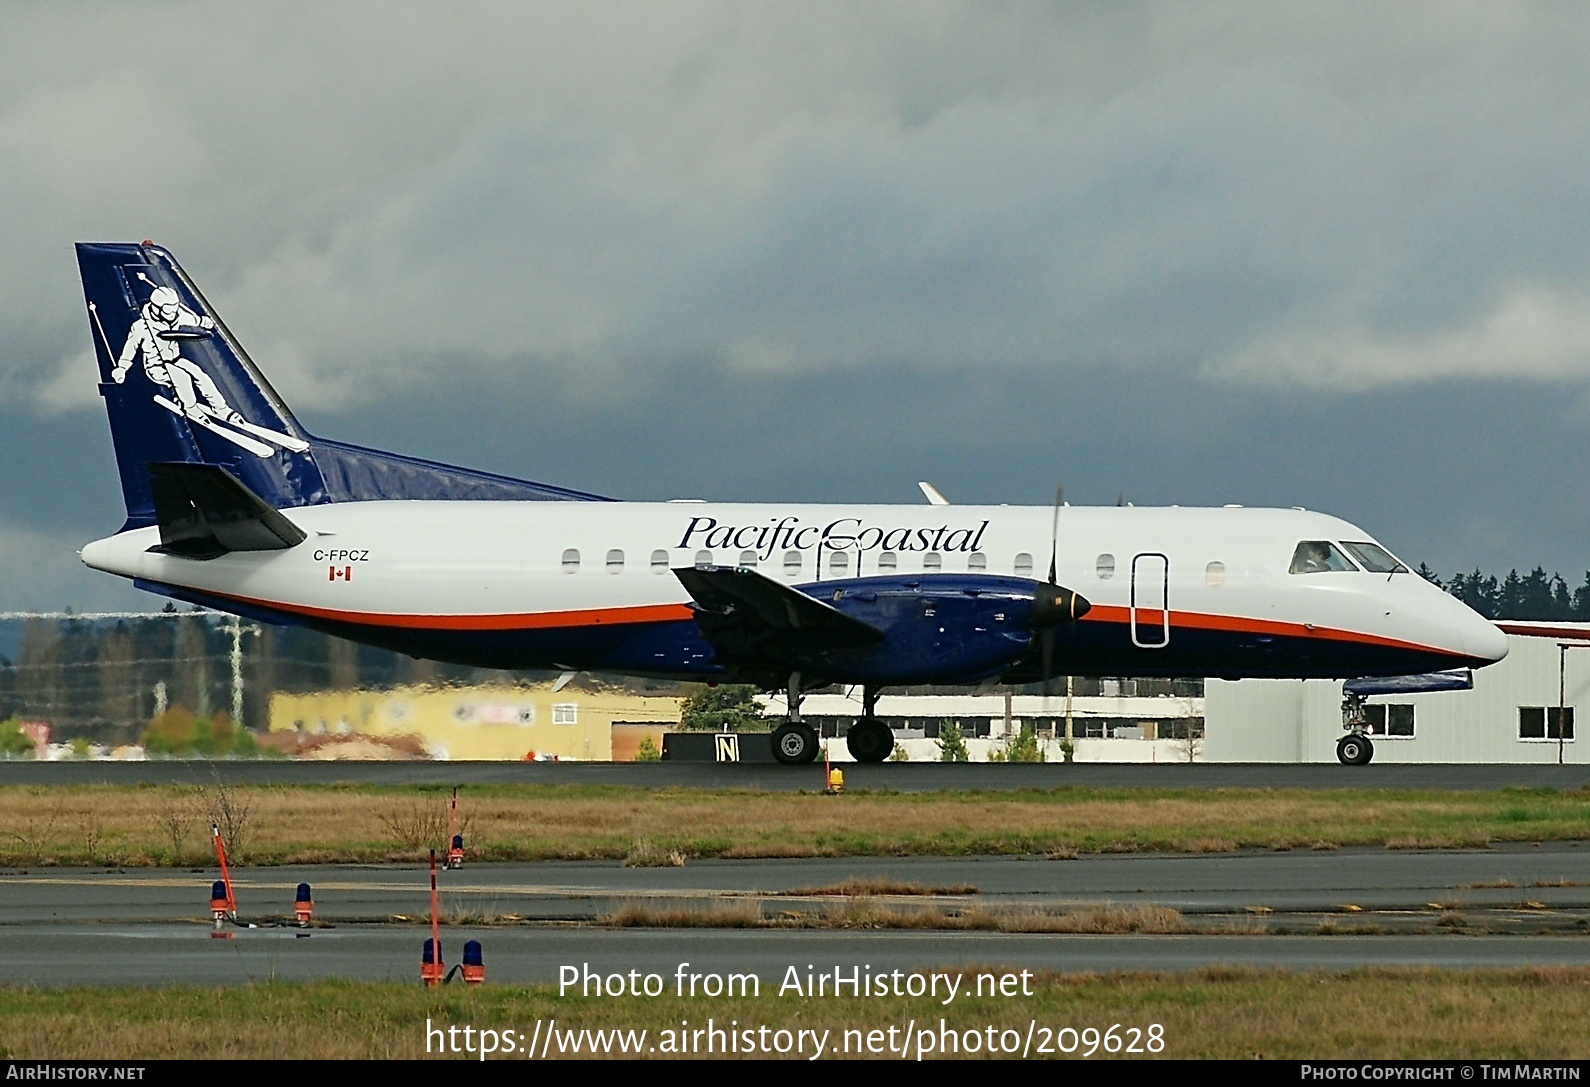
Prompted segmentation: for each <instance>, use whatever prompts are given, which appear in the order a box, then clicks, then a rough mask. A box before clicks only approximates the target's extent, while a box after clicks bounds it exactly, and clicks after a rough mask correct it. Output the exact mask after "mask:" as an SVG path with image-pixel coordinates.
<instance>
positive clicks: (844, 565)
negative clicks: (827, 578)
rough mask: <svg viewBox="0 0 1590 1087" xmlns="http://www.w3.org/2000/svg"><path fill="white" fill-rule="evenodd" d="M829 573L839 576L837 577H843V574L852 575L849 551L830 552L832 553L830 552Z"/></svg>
mask: <svg viewBox="0 0 1590 1087" xmlns="http://www.w3.org/2000/svg"><path fill="white" fill-rule="evenodd" d="M828 572H829V573H830V574H837V575H843V574H848V573H850V552H848V551H830V552H828Z"/></svg>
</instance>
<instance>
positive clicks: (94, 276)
mask: <svg viewBox="0 0 1590 1087" xmlns="http://www.w3.org/2000/svg"><path fill="white" fill-rule="evenodd" d="M77 263H78V268H79V269H80V271H81V273H82V277H83V294H84V296H85V298H86V299H87V301H88V324H89V335H91V336H92V337H93V340H94V354H95V357H96V358H97V359H98V360H99V391H100V395H101V396H103V397H104V398H105V408H106V411H107V412H109V414H110V431H111V439H112V441H113V442H114V444H115V447H116V462H117V466H118V467H119V469H120V471H121V486H122V495H123V497H124V498H125V499H126V502H127V524H126V525H125V526H124V528H141V527H144V526H147V525H153V524H155V523H156V514H155V500H154V492H153V489H152V488H151V486H150V481H149V476H150V472H149V466H150V465H151V464H170V463H188V464H215V465H221V466H223V467H225V468H226V469H227V470H228V471H229V472H230V473H231V474H232V475H233V476H235V477H236V478H237V479H238V480H239V481H240V482H241V483H242V484H243V485H244V486H245V487H247V488H248V489H249V490H251V491H253V492H254V493H255V494H256V495H258V496H259V497H260V498H261V499H263V500H264V501H265V502H266V503H267V504H268V505H270V506H272V507H274V508H276V509H288V508H292V507H295V506H310V505H317V504H319V503H323V502H367V501H375V500H379V499H430V500H485V501H558V500H575V501H603V499H602V498H601V496H599V495H593V494H584V493H582V492H580V491H570V490H565V489H563V488H560V487H551V486H547V485H545V484H541V483H531V482H529V481H527V480H521V479H513V478H510V477H508V476H499V475H493V474H491V473H488V472H477V471H474V470H472V469H469V468H457V467H454V466H452V465H447V464H436V463H433V462H431V461H426V460H420V459H418V458H415V457H405V456H401V455H399V454H396V453H385V452H381V451H379V450H375V449H364V448H361V447H359V446H356V445H346V444H344V443H341V442H332V441H327V440H325V439H323V438H316V437H315V436H314V435H312V434H310V433H308V432H307V431H306V430H304V428H303V427H302V426H300V425H299V423H298V420H296V419H294V418H293V413H292V412H291V411H290V410H288V407H287V405H286V404H285V403H284V402H283V401H282V398H281V397H280V396H278V395H277V394H276V391H275V390H274V389H272V388H271V387H270V384H269V382H267V381H266V380H265V377H264V375H263V374H261V373H260V372H259V370H258V369H257V368H256V367H255V366H254V363H253V362H252V361H251V360H250V359H249V357H248V355H247V353H245V352H244V350H243V348H242V346H241V345H240V344H239V343H238V342H237V340H236V339H235V338H234V337H233V336H232V334H231V333H230V332H228V331H227V328H226V326H225V325H224V324H222V323H221V318H220V317H219V316H218V315H217V314H216V312H215V310H214V309H213V308H211V306H210V304H209V303H208V302H206V301H205V299H204V296H203V295H202V294H200V293H199V289H198V288H197V287H196V286H194V284H193V281H192V280H191V279H189V278H188V276H187V274H186V273H185V272H183V270H182V268H181V267H180V266H179V265H178V264H177V262H176V260H175V258H173V257H172V256H171V254H170V253H168V252H166V250H164V249H162V248H161V247H160V246H157V245H155V244H154V243H153V242H144V243H143V244H141V245H133V244H128V243H100V242H79V243H78V246H77Z"/></svg>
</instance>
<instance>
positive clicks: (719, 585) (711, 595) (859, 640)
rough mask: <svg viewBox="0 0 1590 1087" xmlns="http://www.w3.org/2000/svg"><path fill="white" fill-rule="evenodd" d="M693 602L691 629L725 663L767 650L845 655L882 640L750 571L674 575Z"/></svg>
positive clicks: (711, 570) (701, 570) (872, 628)
mask: <svg viewBox="0 0 1590 1087" xmlns="http://www.w3.org/2000/svg"><path fill="white" fill-rule="evenodd" d="M674 576H675V577H677V578H678V579H679V581H680V584H682V585H683V586H684V587H685V591H686V592H688V593H689V594H690V596H691V599H693V600H694V601H695V612H696V623H697V625H698V626H700V627H701V631H702V633H703V634H705V635H706V636H707V640H708V641H710V642H711V643H712V644H713V646H714V648H716V649H717V650H718V651H719V652H720V653H724V654H725V655H727V656H730V657H746V656H757V655H760V654H761V653H765V652H767V651H770V650H778V651H786V652H787V651H792V650H793V651H807V652H812V651H817V652H820V651H822V650H827V649H849V648H853V647H856V646H863V645H872V644H874V643H876V642H880V641H882V640H883V631H881V630H879V629H878V628H877V627H875V626H873V625H872V624H870V623H864V622H862V621H861V620H860V619H856V618H853V617H851V616H849V615H846V614H845V613H844V612H842V611H840V610H839V609H838V608H835V607H832V606H831V605H828V604H825V603H823V602H822V601H821V600H816V599H813V598H812V597H810V596H807V595H806V594H805V593H803V592H801V591H800V590H799V589H795V588H793V587H791V586H789V585H781V584H779V583H778V582H776V581H774V580H772V579H771V578H769V577H765V576H764V575H762V574H759V573H757V572H756V571H755V570H743V569H733V568H731V567H722V566H720V567H712V566H707V567H695V568H693V569H688V570H675V571H674Z"/></svg>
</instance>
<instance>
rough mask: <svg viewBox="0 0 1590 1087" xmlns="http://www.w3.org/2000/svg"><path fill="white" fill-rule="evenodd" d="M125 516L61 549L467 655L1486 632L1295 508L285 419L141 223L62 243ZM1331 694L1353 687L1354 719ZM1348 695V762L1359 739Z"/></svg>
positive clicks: (1181, 672) (625, 664)
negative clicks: (1045, 498) (579, 473)
mask: <svg viewBox="0 0 1590 1087" xmlns="http://www.w3.org/2000/svg"><path fill="white" fill-rule="evenodd" d="M77 257H78V265H79V270H80V272H81V276H82V282H83V291H84V297H85V300H86V303H87V308H88V318H89V320H88V323H89V334H90V336H91V337H92V339H93V343H94V351H95V355H96V357H97V359H98V365H99V379H100V380H99V391H100V394H101V395H102V396H103V397H104V399H105V406H106V410H107V412H108V414H109V417H110V429H111V436H112V441H113V444H114V447H115V451H116V459H117V465H118V469H119V472H120V477H121V485H122V493H123V497H124V499H125V503H126V509H127V518H126V522H125V523H124V524H123V525H122V527H121V528H120V529H119V530H118V531H117V532H116V533H115V534H113V535H111V536H109V537H107V538H105V539H101V540H96V541H94V542H92V543H89V544H87V545H86V546H84V547H83V549H82V552H81V557H82V561H83V562H84V563H85V564H87V565H88V566H90V567H92V568H93V569H95V570H101V571H105V572H108V573H112V574H117V575H120V576H122V577H125V578H130V579H132V581H133V583H134V584H135V585H136V586H138V587H139V588H141V589H145V590H148V591H150V592H154V593H158V594H162V595H164V596H167V597H171V598H174V599H176V600H181V601H186V602H189V603H192V604H196V605H200V606H203V607H205V608H211V609H216V610H220V611H225V612H231V613H234V614H237V615H241V616H244V617H247V618H251V619H255V620H260V621H264V622H269V623H278V624H299V625H303V626H306V627H310V628H313V629H315V630H319V631H322V632H324V633H327V634H331V635H335V636H337V637H341V638H348V639H351V640H353V641H356V642H362V643H365V644H368V645H373V646H379V647H382V648H385V649H390V650H396V651H398V652H402V653H406V654H410V655H412V656H415V657H421V658H430V659H434V660H439V661H449V662H455V663H460V664H467V665H475V666H483V667H490V668H511V669H518V668H546V669H558V670H561V671H565V672H575V671H593V672H610V673H622V674H627V675H632V676H643V677H659V678H668V679H674V680H694V681H704V682H708V683H717V682H743V683H753V684H756V685H758V686H759V687H761V688H762V689H763V690H766V691H783V692H785V693H786V694H787V695H788V717H787V719H786V720H784V722H783V723H782V724H780V725H778V727H776V728H775V729H774V730H773V732H772V737H771V743H772V747H773V753H774V755H775V757H776V758H777V759H778V760H779V761H781V762H785V763H807V762H810V761H812V760H813V759H814V758H815V757H816V756H817V754H818V752H819V748H820V742H819V738H818V736H817V733H816V732H815V730H813V729H812V728H811V726H810V725H809V724H808V723H806V722H805V721H803V720H802V718H801V713H800V706H801V697H802V693H803V692H804V691H808V690H812V689H815V688H817V687H822V686H827V685H830V684H835V683H838V684H846V685H853V686H860V687H861V689H862V692H863V700H862V702H863V707H864V710H863V715H862V718H861V720H859V721H858V722H857V723H856V724H855V725H854V726H852V727H851V729H850V730H849V734H848V737H847V744H848V746H849V749H850V752H851V754H852V755H853V756H854V757H855V758H857V759H858V760H860V761H879V760H882V759H884V758H886V757H887V756H888V755H889V754H890V753H891V752H892V750H893V747H894V737H893V733H892V732H891V731H890V729H889V727H888V726H887V725H886V724H885V723H884V722H883V721H881V720H880V719H879V718H878V717H877V715H876V713H875V703H876V699H877V695H878V692H879V691H880V690H881V689H883V688H887V687H897V686H902V685H907V684H945V685H968V686H970V685H987V684H992V683H1010V684H1024V683H1036V682H1039V681H1042V682H1044V683H1045V684H1046V685H1047V683H1048V681H1049V679H1050V677H1051V676H1052V675H1054V674H1055V672H1056V671H1057V670H1058V671H1060V672H1063V673H1064V674H1066V675H1083V676H1087V675H1092V676H1120V677H1131V676H1156V677H1178V676H1182V677H1198V678H1203V677H1209V676H1215V677H1222V678H1246V677H1265V678H1296V679H1306V678H1328V679H1353V678H1357V679H1362V678H1364V677H1389V676H1409V675H1421V674H1426V673H1435V672H1443V671H1450V670H1453V669H1472V668H1476V667H1483V666H1485V665H1488V664H1491V663H1494V662H1496V661H1499V660H1501V659H1502V658H1503V657H1504V656H1505V655H1506V654H1507V638H1506V636H1505V635H1504V634H1503V633H1502V632H1501V631H1500V630H1498V629H1497V628H1496V627H1495V626H1493V625H1492V624H1490V623H1489V622H1487V621H1486V620H1485V619H1484V618H1482V617H1481V616H1479V615H1478V614H1476V613H1475V612H1473V611H1471V610H1470V609H1469V608H1467V607H1466V606H1464V605H1463V604H1462V603H1461V602H1459V601H1458V600H1456V599H1454V598H1453V597H1451V596H1449V595H1448V594H1447V593H1445V592H1443V591H1442V590H1441V589H1439V588H1438V587H1436V586H1434V585H1432V584H1430V583H1428V582H1427V581H1425V579H1424V578H1422V577H1420V576H1418V575H1417V574H1415V573H1411V572H1410V571H1409V570H1408V568H1407V566H1405V565H1404V564H1403V563H1401V562H1400V561H1398V560H1397V559H1396V557H1395V556H1394V555H1392V553H1391V552H1390V551H1388V550H1387V549H1386V548H1384V547H1383V546H1381V545H1380V544H1379V543H1378V542H1377V541H1375V540H1374V538H1373V537H1371V536H1370V535H1369V533H1367V532H1365V531H1363V530H1362V529H1360V528H1357V527H1356V526H1354V525H1352V524H1349V523H1348V522H1346V521H1343V520H1339V519H1337V518H1334V517H1330V516H1326V515H1324V514H1320V513H1314V512H1309V511H1306V510H1302V509H1246V508H1240V507H1230V506H1228V507H1223V508H1192V507H1188V508H1181V507H1174V506H1173V507H1170V508H1147V507H1136V506H1122V505H1117V506H1113V507H1098V508H1094V507H1072V506H1070V505H1067V504H1065V503H1064V501H1063V499H1062V498H1061V496H1059V495H1057V497H1056V501H1055V503H1054V504H1053V505H1052V506H1030V507H1021V506H975V505H967V506H962V505H951V504H948V503H946V502H945V501H944V499H943V498H942V496H941V495H939V494H938V493H937V492H936V491H935V490H933V489H932V488H931V487H928V486H924V493H926V494H927V495H928V498H929V500H930V503H929V504H927V505H910V506H906V505H853V504H846V505H813V504H786V503H714V502H702V501H695V500H690V501H684V500H680V501H672V502H620V501H615V500H612V499H608V498H604V497H602V496H600V495H595V494H588V493H585V492H582V491H576V490H570V489H567V488H563V487H556V486H551V485H548V484H545V483H536V482H531V481H529V480H523V479H516V478H511V477H508V476H502V475H496V474H492V473H488V472H481V471H476V470H473V469H469V468H462V467H457V466H453V465H448V464H440V463H436V462H432V461H427V460H421V459H419V458H415V457H409V456H403V455H401V454H398V453H391V452H385V451H381V450H376V449H368V448H363V447H360V446H356V445H350V444H347V443H343V442H337V441H333V440H330V439H326V438H321V437H318V436H316V435H313V434H310V433H309V432H308V431H306V430H305V429H304V428H303V427H302V426H301V425H300V424H299V422H298V421H297V420H296V419H295V418H294V417H293V414H292V412H291V411H290V410H289V409H288V407H287V405H286V403H285V402H284V401H283V400H282V398H281V397H280V396H279V395H278V394H277V393H276V391H275V390H274V389H272V388H271V386H270V384H269V383H268V382H267V381H266V379H265V377H264V375H263V374H262V373H261V372H260V370H259V369H258V367H256V366H255V364H254V363H253V361H252V360H251V359H250V358H249V356H248V354H247V353H246V352H245V351H244V350H243V347H242V345H241V344H239V343H238V341H237V340H236V338H235V337H234V336H233V335H232V333H231V332H230V331H228V329H227V327H226V325H225V324H224V323H223V322H222V320H221V318H220V315H219V314H218V313H217V312H216V311H215V309H214V307H212V306H211V305H210V304H209V303H208V302H207V301H206V300H205V298H204V296H203V295H202V294H201V293H200V291H199V289H198V287H197V286H196V285H195V284H194V282H193V281H192V279H190V278H189V276H188V275H187V273H186V272H184V271H183V269H182V268H181V266H180V265H178V263H177V261H176V259H175V258H174V257H173V256H172V255H171V253H170V252H169V251H167V250H166V249H165V248H163V247H161V246H158V245H156V244H154V243H153V242H150V241H145V242H142V243H141V244H135V243H79V244H78V245H77ZM1348 716H1349V717H1350V715H1348ZM1359 718H1360V719H1359V720H1357V721H1353V720H1351V719H1348V720H1346V721H1345V722H1344V726H1345V727H1346V728H1347V730H1348V731H1347V733H1346V735H1344V736H1343V737H1342V740H1341V742H1340V743H1339V745H1338V751H1337V753H1338V757H1339V758H1340V759H1341V760H1342V761H1343V762H1346V763H1353V764H1362V763H1367V762H1368V761H1369V760H1370V758H1371V757H1372V756H1373V747H1372V744H1371V742H1370V740H1369V737H1368V736H1367V735H1366V733H1365V730H1364V727H1363V724H1362V720H1361V715H1359Z"/></svg>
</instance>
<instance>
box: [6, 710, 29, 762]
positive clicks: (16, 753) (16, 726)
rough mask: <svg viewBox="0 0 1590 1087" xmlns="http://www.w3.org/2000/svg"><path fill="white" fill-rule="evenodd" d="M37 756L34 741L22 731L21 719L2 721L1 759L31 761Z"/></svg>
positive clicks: (14, 718)
mask: <svg viewBox="0 0 1590 1087" xmlns="http://www.w3.org/2000/svg"><path fill="white" fill-rule="evenodd" d="M36 754H37V749H36V748H35V747H34V745H33V741H32V740H31V739H29V738H28V734H27V733H26V732H23V731H22V721H21V719H20V718H16V717H13V718H11V719H10V720H8V721H0V759H31V758H33V757H34V756H35V755H36Z"/></svg>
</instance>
